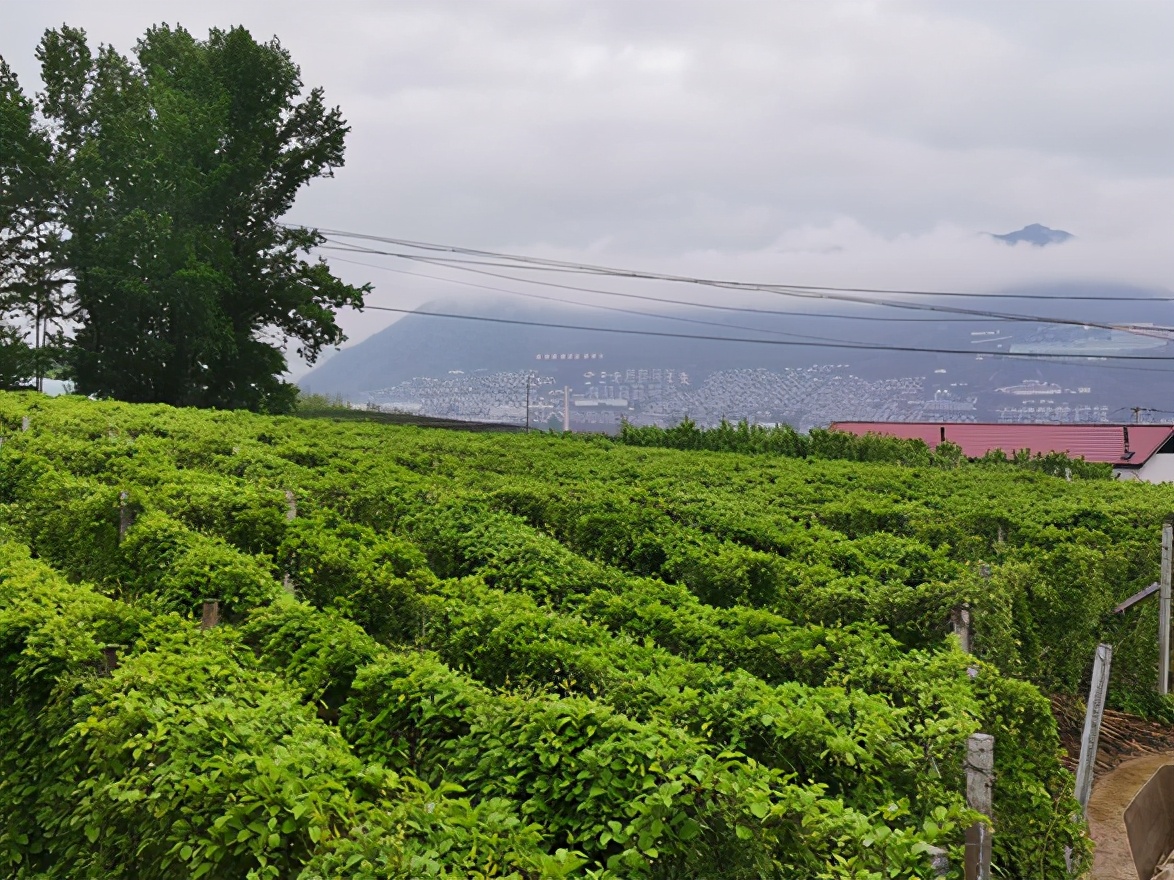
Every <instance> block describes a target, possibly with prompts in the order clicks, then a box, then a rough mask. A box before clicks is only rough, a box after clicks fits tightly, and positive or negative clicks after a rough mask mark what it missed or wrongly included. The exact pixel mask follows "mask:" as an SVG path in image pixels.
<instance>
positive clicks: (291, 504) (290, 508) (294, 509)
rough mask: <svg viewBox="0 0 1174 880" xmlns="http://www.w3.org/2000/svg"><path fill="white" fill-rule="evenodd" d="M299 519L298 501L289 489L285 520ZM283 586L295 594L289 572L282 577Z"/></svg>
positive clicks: (286, 496) (286, 499) (287, 490)
mask: <svg viewBox="0 0 1174 880" xmlns="http://www.w3.org/2000/svg"><path fill="white" fill-rule="evenodd" d="M297 517H298V499H297V498H296V497H295V496H294V493H293V492H291V491H290V490H289V489H286V490H285V519H286V521H287V522H293V521H294V520H295V519H297ZM281 585H282V586H283V587H285V591H286V592H287V593H289V594H290V595H291V596H292V595H293V594H294V585H293V581H292V580H290V577H289V572H286V573H285V574H284V575H282V576H281Z"/></svg>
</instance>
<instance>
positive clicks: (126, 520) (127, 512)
mask: <svg viewBox="0 0 1174 880" xmlns="http://www.w3.org/2000/svg"><path fill="white" fill-rule="evenodd" d="M129 500H130V493H129V492H125V491H123V492H119V493H118V540H119V542H120V543H121V541H122V539H123V538H125V537H126V533H127V532H128V531H129V530H130V527H131V526H133V525H134V524H135V512H134V510H132V509H131V506H130V505H129V504H127V501H129Z"/></svg>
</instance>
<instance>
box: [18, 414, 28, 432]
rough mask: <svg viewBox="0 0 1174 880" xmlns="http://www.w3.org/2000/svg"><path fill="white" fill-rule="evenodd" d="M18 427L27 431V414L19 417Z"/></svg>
mask: <svg viewBox="0 0 1174 880" xmlns="http://www.w3.org/2000/svg"><path fill="white" fill-rule="evenodd" d="M20 429H21V430H22V431H27V430H28V429H29V417H28V416H24V417H23V418H21V420H20Z"/></svg>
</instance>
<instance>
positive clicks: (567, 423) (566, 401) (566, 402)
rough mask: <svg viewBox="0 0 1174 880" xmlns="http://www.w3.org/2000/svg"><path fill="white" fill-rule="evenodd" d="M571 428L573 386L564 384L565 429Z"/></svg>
mask: <svg viewBox="0 0 1174 880" xmlns="http://www.w3.org/2000/svg"><path fill="white" fill-rule="evenodd" d="M570 430H571V386H570V385H564V386H563V431H564V432H566V431H570Z"/></svg>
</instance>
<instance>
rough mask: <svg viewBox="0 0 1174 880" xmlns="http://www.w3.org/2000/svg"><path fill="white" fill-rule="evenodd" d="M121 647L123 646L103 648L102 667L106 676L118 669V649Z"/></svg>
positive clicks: (105, 646) (104, 646)
mask: <svg viewBox="0 0 1174 880" xmlns="http://www.w3.org/2000/svg"><path fill="white" fill-rule="evenodd" d="M121 647H122V645H103V646H102V666H103V670H104V672H105V674H106V675H109V674H110V673H112V672H113V671H114V670H115V669H117V668H118V649H119V648H121Z"/></svg>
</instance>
